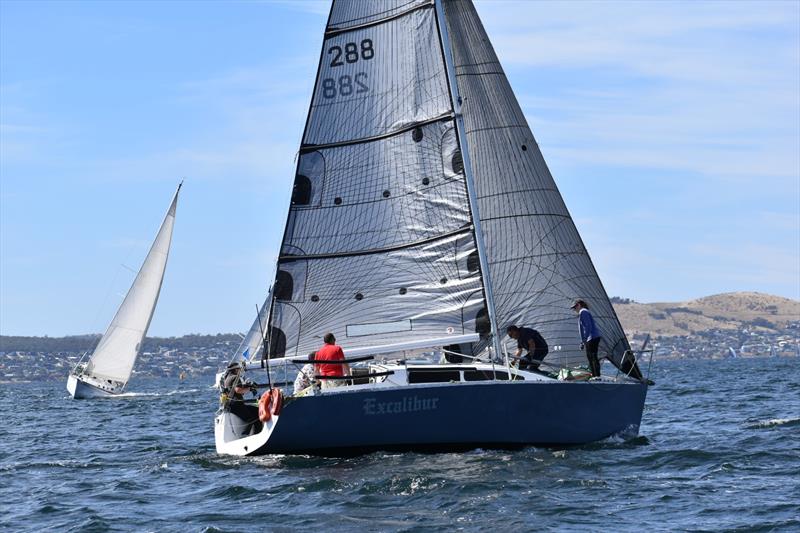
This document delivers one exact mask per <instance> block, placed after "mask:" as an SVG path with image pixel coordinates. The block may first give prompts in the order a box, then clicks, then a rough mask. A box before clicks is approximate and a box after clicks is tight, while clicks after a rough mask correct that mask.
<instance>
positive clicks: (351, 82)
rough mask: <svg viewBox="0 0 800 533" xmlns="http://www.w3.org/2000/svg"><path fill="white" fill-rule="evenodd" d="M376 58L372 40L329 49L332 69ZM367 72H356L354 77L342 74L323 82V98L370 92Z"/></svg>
mask: <svg viewBox="0 0 800 533" xmlns="http://www.w3.org/2000/svg"><path fill="white" fill-rule="evenodd" d="M373 57H375V48H373V45H372V39H363V40H362V41H361V42H360V43H345V45H344V46H339V45H335V46H331V47H330V48H328V58H329V59H330V67H331V68H336V67H341V66H343V65H346V64H353V63H358V62H359V61H369V60H370V59H372V58H373ZM367 81H368V76H367V73H366V72H356V73H355V74H354V75H350V74H342V75H341V76H338V77H333V78H325V79H324V80H322V97H323V98H326V99H331V98H336V97H337V96H350V95H351V94H353V93H356V94H358V93H365V92H368V91H369V85H368V84H367Z"/></svg>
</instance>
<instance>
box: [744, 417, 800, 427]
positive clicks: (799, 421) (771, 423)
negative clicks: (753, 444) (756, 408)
mask: <svg viewBox="0 0 800 533" xmlns="http://www.w3.org/2000/svg"><path fill="white" fill-rule="evenodd" d="M778 426H786V427H795V426H800V418H770V419H769V420H756V421H755V422H749V423H747V424H745V426H744V427H745V428H746V429H767V428H773V427H778Z"/></svg>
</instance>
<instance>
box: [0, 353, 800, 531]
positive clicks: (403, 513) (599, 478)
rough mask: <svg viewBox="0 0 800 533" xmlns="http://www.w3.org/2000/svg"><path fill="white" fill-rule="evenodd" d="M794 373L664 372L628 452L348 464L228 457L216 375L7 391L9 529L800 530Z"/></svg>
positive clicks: (4, 517) (735, 364)
mask: <svg viewBox="0 0 800 533" xmlns="http://www.w3.org/2000/svg"><path fill="white" fill-rule="evenodd" d="M798 364H800V360H798V359H761V360H743V359H738V360H725V361H697V362H662V363H658V364H656V365H655V366H654V378H655V379H656V381H657V382H658V383H657V385H656V386H655V387H654V388H652V389H651V390H650V393H649V395H648V398H647V408H646V410H645V414H644V420H643V424H642V428H641V431H640V436H639V437H638V438H636V439H633V440H629V441H620V440H611V441H607V442H603V443H598V444H593V445H589V446H582V447H577V448H567V449H545V448H527V449H524V450H521V451H515V452H508V451H491V450H475V451H472V452H468V453H458V454H456V453H453V454H438V455H425V454H414V453H402V454H400V453H373V454H370V455H365V456H361V457H356V458H346V459H335V458H316V457H289V456H286V457H282V456H280V457H279V456H276V457H262V458H254V459H232V458H224V457H219V456H217V455H216V453H215V452H214V442H213V439H214V436H213V430H212V417H213V413H214V410H215V409H216V403H217V398H216V394H215V392H214V391H212V390H211V389H210V388H209V383H210V381H211V380H212V379H213V378H210V377H209V378H206V379H204V380H194V381H191V382H177V381H173V380H153V381H134V382H132V383H131V384H130V390H134V391H137V392H136V393H134V394H129V395H126V396H125V397H122V398H115V399H109V400H94V401H74V400H70V399H69V397H68V395H67V393H66V390H65V389H64V383H38V384H26V385H3V386H2V391H3V394H2V399H1V400H0V403H1V404H2V412H3V414H4V418H5V423H4V425H3V430H2V437H0V442H2V444H1V445H0V446H2V447H1V448H0V501H2V505H1V506H0V529H6V530H40V529H43V528H55V529H57V530H64V531H108V530H136V531H245V532H252V531H260V530H286V531H288V530H294V529H296V528H311V527H314V528H323V529H320V531H327V530H331V529H333V530H353V529H360V530H418V529H428V528H453V529H455V528H459V529H465V530H485V529H489V528H492V529H497V530H502V531H507V530H524V529H527V530H530V529H544V528H548V529H566V530H585V529H594V530H599V529H603V530H617V531H619V530H636V531H639V530H643V529H645V530H666V529H680V530H714V531H720V530H728V529H739V528H744V529H748V530H763V531H783V530H785V531H798V530H800V369H798ZM65 379H66V378H65ZM598 416H602V414H601V413H598Z"/></svg>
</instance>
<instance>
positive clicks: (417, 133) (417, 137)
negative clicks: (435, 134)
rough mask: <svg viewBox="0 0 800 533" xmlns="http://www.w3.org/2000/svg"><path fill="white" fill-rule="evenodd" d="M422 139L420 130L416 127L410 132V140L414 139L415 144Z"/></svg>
mask: <svg viewBox="0 0 800 533" xmlns="http://www.w3.org/2000/svg"><path fill="white" fill-rule="evenodd" d="M422 137H423V134H422V128H420V127H419V126H417V127H416V128H414V129H413V130H412V131H411V138H412V139H414V142H415V143H418V142H420V141H421V140H422Z"/></svg>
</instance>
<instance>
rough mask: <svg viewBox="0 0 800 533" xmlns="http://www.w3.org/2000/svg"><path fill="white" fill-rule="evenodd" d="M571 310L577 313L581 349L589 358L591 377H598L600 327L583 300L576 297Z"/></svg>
mask: <svg viewBox="0 0 800 533" xmlns="http://www.w3.org/2000/svg"><path fill="white" fill-rule="evenodd" d="M572 310H573V311H575V312H576V313H578V329H579V331H580V335H581V350H586V359H588V360H589V370H591V371H592V377H596V378H597V377H600V360H599V359H598V358H597V350H598V348H599V347H600V339H601V338H602V336H601V335H600V329H599V328H598V327H597V324H595V323H594V317H592V313H590V312H589V305H588V304H587V303H586V301H585V300H582V299H580V298H578V299H577V300H575V302H574V303H573V304H572Z"/></svg>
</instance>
